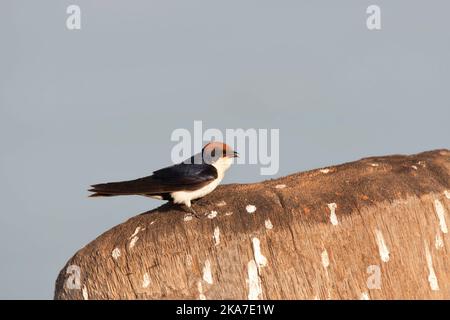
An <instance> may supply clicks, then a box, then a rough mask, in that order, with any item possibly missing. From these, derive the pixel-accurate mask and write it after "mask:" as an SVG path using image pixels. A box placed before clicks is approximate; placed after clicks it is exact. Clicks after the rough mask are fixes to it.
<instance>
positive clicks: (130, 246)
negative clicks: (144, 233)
mask: <svg viewBox="0 0 450 320" xmlns="http://www.w3.org/2000/svg"><path fill="white" fill-rule="evenodd" d="M138 240H139V237H138V236H134V237H133V239H131V241H130V244H129V245H128V248H130V249H133V247H134V246H135V245H136V242H137V241H138Z"/></svg>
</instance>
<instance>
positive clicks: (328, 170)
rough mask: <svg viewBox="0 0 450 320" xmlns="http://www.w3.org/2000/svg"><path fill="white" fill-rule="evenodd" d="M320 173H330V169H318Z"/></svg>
mask: <svg viewBox="0 0 450 320" xmlns="http://www.w3.org/2000/svg"><path fill="white" fill-rule="evenodd" d="M320 172H322V173H328V172H330V169H328V168H325V169H320Z"/></svg>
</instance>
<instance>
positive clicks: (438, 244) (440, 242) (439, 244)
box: [434, 231, 444, 250]
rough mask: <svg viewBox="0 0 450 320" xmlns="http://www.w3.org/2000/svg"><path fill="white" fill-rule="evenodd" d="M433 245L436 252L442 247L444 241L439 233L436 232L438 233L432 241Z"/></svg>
mask: <svg viewBox="0 0 450 320" xmlns="http://www.w3.org/2000/svg"><path fill="white" fill-rule="evenodd" d="M434 245H435V247H436V249H437V250H440V249H442V248H443V247H444V240H443V239H442V237H441V233H440V232H439V231H438V233H437V234H436V239H435V241H434Z"/></svg>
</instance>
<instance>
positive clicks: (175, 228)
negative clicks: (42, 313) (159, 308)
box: [55, 150, 450, 299]
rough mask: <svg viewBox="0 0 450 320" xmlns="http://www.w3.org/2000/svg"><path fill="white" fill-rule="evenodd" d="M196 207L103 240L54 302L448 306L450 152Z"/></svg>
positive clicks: (84, 252)
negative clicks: (441, 302) (438, 302)
mask: <svg viewBox="0 0 450 320" xmlns="http://www.w3.org/2000/svg"><path fill="white" fill-rule="evenodd" d="M105 201H106V200H105ZM252 206H254V207H252ZM194 207H195V209H196V210H197V212H201V213H202V214H204V216H203V217H202V218H200V219H196V218H193V219H191V220H189V217H187V216H186V214H185V213H184V212H182V211H180V209H179V208H178V207H174V206H171V205H163V206H161V207H159V208H157V209H155V210H152V211H150V212H147V213H144V214H141V215H138V216H135V217H133V218H131V219H129V220H128V221H126V222H124V223H122V224H120V225H118V226H116V227H114V228H112V229H111V230H109V231H107V232H105V233H104V234H102V235H100V236H99V237H98V238H97V239H95V240H94V241H92V242H91V243H90V244H88V245H87V246H86V247H84V248H82V249H81V250H79V251H78V252H77V253H76V254H75V255H74V256H73V257H72V258H71V259H70V260H69V261H68V262H67V264H66V266H65V267H64V268H63V269H62V270H61V272H60V274H59V276H58V279H57V280H56V288H55V299H248V298H251V299H361V298H365V299H431V298H436V299H449V298H450V240H449V234H448V233H447V232H448V230H447V226H449V227H450V151H448V150H436V151H431V152H425V153H421V154H417V155H412V156H403V155H394V156H386V157H372V158H366V159H362V160H360V161H356V162H351V163H347V164H343V165H338V166H332V167H328V168H323V169H319V170H312V171H308V172H302V173H297V174H293V175H289V176H287V177H283V178H280V179H276V180H268V181H264V182H261V183H255V184H245V185H241V184H239V185H238V184H231V185H224V186H220V187H219V188H217V190H216V191H214V192H213V193H211V194H210V195H208V196H207V197H205V198H203V199H200V200H199V201H197V202H196V203H195V204H194ZM255 208H256V211H254V212H253V213H249V212H248V211H252V210H251V209H255ZM333 210H334V212H335V214H334V215H333V214H332V211H333ZM74 266H75V267H74ZM74 268H77V270H78V271H79V282H78V283H77V286H76V288H74V286H73V283H74V282H73V281H74V278H73V276H74V273H73V270H74ZM76 276H78V275H76Z"/></svg>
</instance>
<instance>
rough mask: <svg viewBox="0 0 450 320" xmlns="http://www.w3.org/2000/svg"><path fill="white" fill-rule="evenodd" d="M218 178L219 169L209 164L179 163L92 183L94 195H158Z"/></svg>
mask: <svg viewBox="0 0 450 320" xmlns="http://www.w3.org/2000/svg"><path fill="white" fill-rule="evenodd" d="M216 178H217V170H216V168H214V166H212V165H209V164H183V163H181V164H177V165H174V166H171V167H167V168H164V169H160V170H158V171H155V172H154V173H153V175H151V176H148V177H144V178H140V179H136V180H130V181H120V182H110V183H103V184H95V185H92V186H91V187H92V189H90V190H89V191H91V192H95V193H96V194H94V195H93V196H96V195H98V196H107V195H131V194H144V195H157V194H163V193H168V192H174V191H190V190H196V189H199V188H201V187H203V186H205V185H207V184H208V183H210V182H211V181H213V180H214V179H216Z"/></svg>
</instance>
